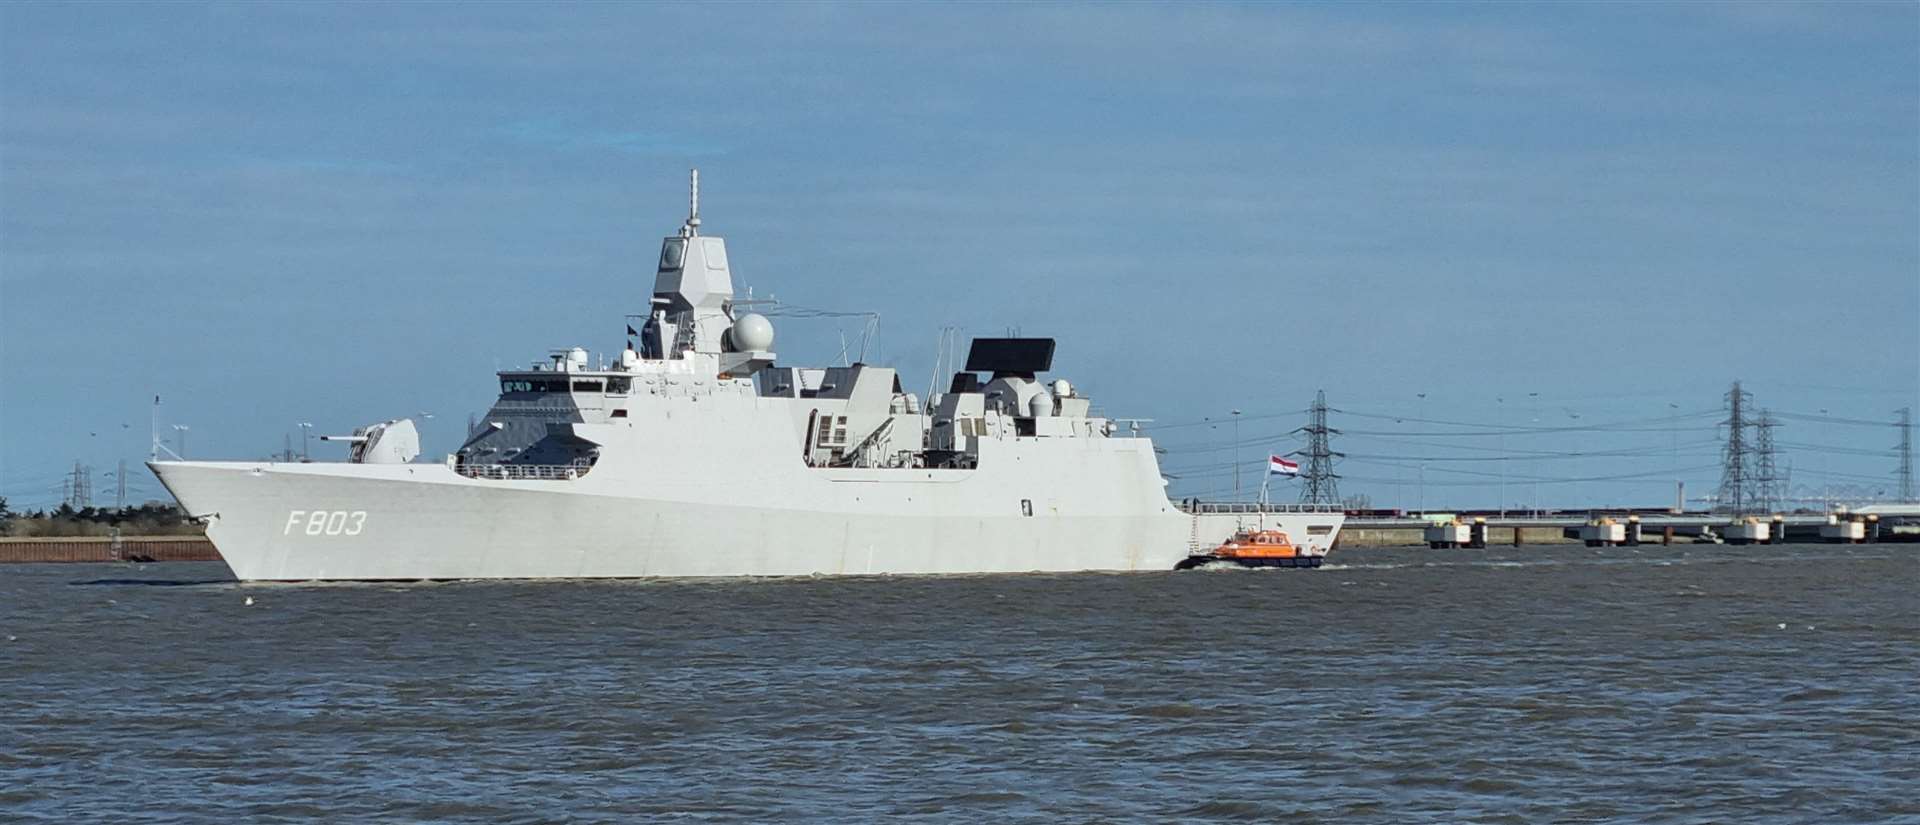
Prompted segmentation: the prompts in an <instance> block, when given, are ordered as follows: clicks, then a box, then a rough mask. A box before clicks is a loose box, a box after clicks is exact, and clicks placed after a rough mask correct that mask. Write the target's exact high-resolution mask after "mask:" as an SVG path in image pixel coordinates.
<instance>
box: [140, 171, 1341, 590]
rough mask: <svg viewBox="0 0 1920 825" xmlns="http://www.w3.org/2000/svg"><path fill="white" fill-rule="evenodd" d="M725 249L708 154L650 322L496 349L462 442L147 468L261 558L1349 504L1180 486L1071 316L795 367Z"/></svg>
mask: <svg viewBox="0 0 1920 825" xmlns="http://www.w3.org/2000/svg"><path fill="white" fill-rule="evenodd" d="M731 264H732V261H731V260H730V259H729V257H728V253H727V245H726V241H725V240H723V239H722V238H720V237H716V236H713V235H708V234H705V233H704V232H703V231H702V223H701V215H700V206H699V176H698V172H697V171H696V172H695V173H694V175H693V180H692V195H691V198H690V204H689V209H688V214H687V217H686V219H685V220H684V222H683V223H682V224H681V226H680V229H679V231H678V232H676V233H674V234H672V235H670V236H668V237H666V238H665V239H664V240H663V241H662V242H661V245H660V255H659V258H658V260H657V264H656V266H655V267H654V275H653V283H652V289H651V294H650V296H647V300H649V301H650V304H649V306H648V310H647V311H646V312H645V313H644V318H645V320H644V322H643V328H642V329H640V330H631V326H629V330H630V331H632V332H635V333H636V337H637V338H638V342H637V344H635V343H630V344H629V346H628V348H627V349H625V350H623V351H621V352H619V354H618V356H617V357H616V358H614V359H612V360H611V361H597V360H596V359H595V358H594V357H593V356H592V355H591V354H590V353H589V352H588V351H587V350H586V349H583V348H579V347H567V348H562V349H557V350H554V351H553V352H552V353H551V355H550V357H548V358H545V359H542V360H540V361H537V362H534V363H532V364H531V365H530V366H528V367H527V368H525V369H512V370H505V371H502V372H499V373H498V375H497V379H498V381H499V390H500V393H499V397H498V400H497V401H496V402H495V403H494V405H493V407H492V409H491V410H489V411H488V412H487V414H486V415H485V416H484V418H483V419H482V421H481V422H480V423H479V424H478V426H476V428H475V432H473V433H472V434H471V436H470V437H469V438H468V439H467V441H466V443H465V444H463V445H461V447H460V448H459V449H458V450H457V451H455V452H453V453H452V454H449V455H447V456H446V457H445V458H444V459H443V460H439V461H433V462H426V463H422V462H419V461H416V460H415V459H416V458H417V456H418V455H419V440H418V436H417V434H416V433H415V432H414V428H413V425H412V422H411V421H408V420H406V419H395V420H392V421H386V422H382V423H380V424H375V425H371V426H368V427H363V428H361V429H360V430H358V431H356V432H355V433H354V434H353V435H351V436H346V437H344V439H345V440H346V441H348V442H349V443H350V445H351V452H350V455H349V456H348V460H347V461H344V462H331V463H328V462H317V463H300V462H275V461H184V460H172V461H161V460H155V461H152V462H150V464H149V466H150V467H151V468H152V470H153V472H154V473H155V474H156V475H157V476H158V477H159V479H160V481H161V482H162V483H163V484H164V485H165V486H166V488H167V489H168V490H169V491H170V492H171V493H172V494H173V495H174V496H175V497H176V498H177V499H178V500H179V501H180V503H181V506H183V507H184V508H185V509H186V510H187V512H188V513H189V514H191V515H193V516H194V517H196V518H198V519H202V520H204V521H205V522H206V525H207V536H208V537H209V538H210V539H211V540H212V542H213V544H214V546H215V547H216V548H217V549H218V551H219V553H220V555H221V557H222V559H223V560H225V562H226V563H227V565H228V566H229V567H230V568H232V570H233V573H234V575H235V576H237V577H239V578H240V579H242V580H248V581H253V580H316V579H474V578H551V577H645V576H780V575H808V574H877V573H896V574H919V573H1012V572H1025V571H1094V570H1105V571H1157V570H1172V569H1174V568H1175V567H1176V566H1177V565H1178V564H1179V563H1180V562H1181V561H1182V560H1184V559H1185V558H1187V557H1188V556H1189V555H1190V554H1192V553H1195V552H1198V551H1200V550H1202V549H1204V548H1211V547H1215V546H1217V545H1219V544H1220V543H1221V542H1222V541H1223V540H1224V539H1226V538H1228V537H1230V536H1232V535H1234V534H1235V533H1236V532H1239V531H1241V530H1246V529H1274V530H1284V531H1285V532H1286V533H1287V535H1289V536H1291V537H1292V540H1293V541H1294V543H1296V544H1298V545H1299V546H1300V547H1301V548H1302V550H1303V552H1307V553H1317V554H1322V555H1324V553H1325V552H1326V550H1327V549H1329V548H1330V547H1331V546H1332V545H1333V542H1334V541H1335V539H1336V538H1337V536H1338V534H1339V530H1340V526H1341V524H1342V521H1343V519H1344V516H1343V514H1342V513H1341V512H1340V510H1339V509H1338V508H1337V507H1334V506H1327V505H1250V504H1238V503H1235V504H1212V503H1207V502H1200V501H1188V502H1180V503H1176V502H1174V501H1170V500H1169V499H1168V497H1167V493H1166V480H1165V479H1164V478H1163V477H1162V475H1161V471H1160V467H1159V462H1158V458H1157V457H1156V455H1155V452H1154V449H1153V442H1152V440H1151V439H1149V438H1147V437H1143V436H1141V435H1139V434H1138V433H1137V432H1135V431H1134V429H1133V428H1131V427H1126V426H1122V425H1121V424H1120V423H1119V422H1118V421H1116V420H1114V419H1111V418H1107V417H1104V416H1102V415H1100V414H1098V413H1096V412H1095V411H1094V409H1093V402H1092V400H1091V399H1090V398H1088V397H1087V395H1086V394H1085V393H1083V392H1082V391H1081V390H1080V389H1079V388H1078V387H1076V386H1074V385H1073V384H1072V383H1071V382H1069V381H1067V380H1066V379H1063V378H1053V379H1052V380H1047V379H1043V378H1042V377H1041V376H1042V374H1043V373H1049V372H1050V371H1052V369H1053V366H1054V356H1055V341H1054V340H1053V339H1051V338H1013V337H1009V338H977V339H974V340H973V342H972V345H971V347H970V349H969V351H968V354H967V358H966V361H965V366H964V369H962V370H960V371H957V372H955V373H953V375H952V376H951V381H950V383H949V384H948V386H947V388H946V390H945V391H944V392H939V393H936V394H934V395H933V396H932V397H930V398H926V399H922V398H919V397H917V396H916V395H915V394H913V393H910V392H906V391H905V390H904V389H903V388H902V386H901V382H900V377H899V375H898V374H897V373H896V372H895V371H894V370H893V369H890V368H886V367H877V366H872V365H868V364H859V363H854V364H850V365H847V366H839V367H805V366H789V365H786V364H784V363H782V362H780V360H779V357H778V355H777V354H776V352H775V350H774V340H775V339H774V329H773V325H772V322H771V321H769V320H768V319H767V318H766V317H765V316H763V315H760V314H758V313H754V312H750V311H742V310H744V309H747V307H743V306H741V305H740V303H738V302H736V301H735V296H734V289H733V279H732V269H731ZM636 297H639V296H636ZM980 297H981V298H982V299H983V300H986V299H990V298H991V296H980Z"/></svg>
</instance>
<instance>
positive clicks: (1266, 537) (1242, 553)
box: [1175, 530, 1326, 570]
mask: <svg viewBox="0 0 1920 825" xmlns="http://www.w3.org/2000/svg"><path fill="white" fill-rule="evenodd" d="M1325 558H1326V556H1325V554H1324V553H1317V552H1314V551H1313V550H1312V549H1310V548H1305V547H1296V546H1294V543H1293V540H1292V539H1289V538H1287V534H1286V533H1285V532H1284V531H1281V530H1241V531H1239V532H1237V533H1234V534H1233V536H1232V537H1231V538H1229V539H1227V540H1226V541H1223V542H1221V543H1220V546H1219V547H1215V548H1213V549H1212V550H1208V551H1206V552H1202V553H1195V554H1193V555H1191V556H1188V557H1187V558H1186V560H1184V561H1182V562H1180V564H1179V565H1177V566H1176V567H1175V569H1176V570H1191V569H1193V568H1195V567H1199V566H1201V565H1205V564H1211V563H1214V562H1225V563H1230V564H1237V565H1239V566H1241V567H1319V566H1320V563H1321V562H1322V561H1323V560H1324V559H1325Z"/></svg>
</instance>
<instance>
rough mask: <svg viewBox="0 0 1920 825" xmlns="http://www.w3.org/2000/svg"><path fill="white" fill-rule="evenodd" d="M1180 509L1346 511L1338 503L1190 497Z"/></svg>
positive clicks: (1193, 511)
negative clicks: (1293, 502)
mask: <svg viewBox="0 0 1920 825" xmlns="http://www.w3.org/2000/svg"><path fill="white" fill-rule="evenodd" d="M1180 509H1181V510H1184V511H1186V512H1189V513H1339V512H1344V511H1343V510H1341V508H1340V506H1339V505H1337V504H1255V503H1250V502H1244V501H1195V500H1192V499H1188V500H1186V501H1182V502H1180Z"/></svg>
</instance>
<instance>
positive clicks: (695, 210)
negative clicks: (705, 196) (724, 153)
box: [687, 169, 700, 236]
mask: <svg viewBox="0 0 1920 825" xmlns="http://www.w3.org/2000/svg"><path fill="white" fill-rule="evenodd" d="M690 177H691V178H692V180H693V185H692V187H691V188H692V192H691V194H690V195H689V196H688V198H687V234H688V235H690V236H691V235H698V234H700V170H699V169H694V170H692V174H691V175H690Z"/></svg>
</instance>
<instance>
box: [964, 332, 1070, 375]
mask: <svg viewBox="0 0 1920 825" xmlns="http://www.w3.org/2000/svg"><path fill="white" fill-rule="evenodd" d="M1050 369H1053V339H1052V338H975V339H973V346H972V347H971V348H970V349H968V350H967V372H990V373H993V374H995V375H1026V376H1032V375H1034V374H1036V373H1042V372H1046V371H1047V370H1050Z"/></svg>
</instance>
